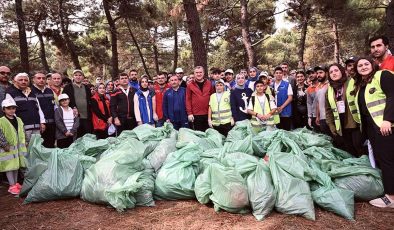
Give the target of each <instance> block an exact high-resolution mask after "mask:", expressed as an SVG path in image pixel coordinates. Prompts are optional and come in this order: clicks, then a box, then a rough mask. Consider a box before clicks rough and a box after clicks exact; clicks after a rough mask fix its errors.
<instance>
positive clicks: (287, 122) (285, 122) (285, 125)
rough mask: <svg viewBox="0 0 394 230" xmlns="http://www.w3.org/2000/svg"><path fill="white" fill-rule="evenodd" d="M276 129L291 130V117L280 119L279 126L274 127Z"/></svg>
mask: <svg viewBox="0 0 394 230" xmlns="http://www.w3.org/2000/svg"><path fill="white" fill-rule="evenodd" d="M276 127H278V129H284V130H287V131H290V130H291V117H280V122H279V124H277V125H276Z"/></svg>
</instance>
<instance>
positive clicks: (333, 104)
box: [327, 86, 341, 132]
mask: <svg viewBox="0 0 394 230" xmlns="http://www.w3.org/2000/svg"><path fill="white" fill-rule="evenodd" d="M334 94H335V92H334V88H332V87H331V86H328V90H327V98H328V103H329V104H330V108H331V110H332V114H333V115H334V123H335V130H336V131H338V132H340V130H341V120H340V119H339V113H338V108H337V103H336V102H335V99H334Z"/></svg>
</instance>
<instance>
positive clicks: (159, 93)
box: [153, 72, 169, 127]
mask: <svg viewBox="0 0 394 230" xmlns="http://www.w3.org/2000/svg"><path fill="white" fill-rule="evenodd" d="M156 81H157V82H156V83H155V84H154V86H153V88H154V90H155V98H156V113H157V117H158V118H159V120H158V121H157V122H156V127H161V126H163V124H164V122H165V120H164V119H163V97H164V93H165V92H166V90H167V89H168V88H169V86H168V84H167V73H164V72H160V73H159V74H158V75H157V78H156Z"/></svg>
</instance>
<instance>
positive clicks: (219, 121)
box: [209, 91, 232, 126]
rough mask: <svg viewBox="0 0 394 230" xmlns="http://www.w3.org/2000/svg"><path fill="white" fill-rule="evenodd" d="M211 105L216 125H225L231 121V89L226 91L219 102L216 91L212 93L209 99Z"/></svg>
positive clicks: (213, 122)
mask: <svg viewBox="0 0 394 230" xmlns="http://www.w3.org/2000/svg"><path fill="white" fill-rule="evenodd" d="M209 105H210V106H211V112H212V115H211V119H212V124H213V125H215V126H218V125H224V124H228V123H230V122H231V117H232V114H231V105H230V91H224V92H223V95H222V98H220V102H219V103H218V100H217V97H216V93H214V94H212V95H211V97H210V99H209Z"/></svg>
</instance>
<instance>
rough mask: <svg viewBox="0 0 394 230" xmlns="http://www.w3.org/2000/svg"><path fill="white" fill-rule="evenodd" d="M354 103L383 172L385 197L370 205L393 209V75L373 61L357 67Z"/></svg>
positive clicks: (360, 62)
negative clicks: (380, 68)
mask: <svg viewBox="0 0 394 230" xmlns="http://www.w3.org/2000/svg"><path fill="white" fill-rule="evenodd" d="M355 68H356V76H355V84H354V85H355V87H354V90H353V92H352V94H353V95H356V99H355V102H356V104H357V105H358V107H357V109H358V112H359V114H360V118H361V124H362V132H363V134H365V135H366V136H367V138H368V139H369V141H370V142H371V145H372V149H373V152H374V156H375V160H376V162H377V165H378V167H379V168H380V169H381V170H382V180H383V187H384V192H385V196H383V197H381V198H378V199H374V200H371V201H370V202H369V203H370V204H371V205H373V206H376V207H381V208H388V207H389V208H394V153H393V149H394V135H393V123H394V87H393V86H394V74H393V73H392V72H390V71H387V70H382V71H379V70H378V69H379V67H378V66H377V65H376V64H374V62H373V60H372V59H370V58H360V59H358V60H357V61H356V63H355Z"/></svg>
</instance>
